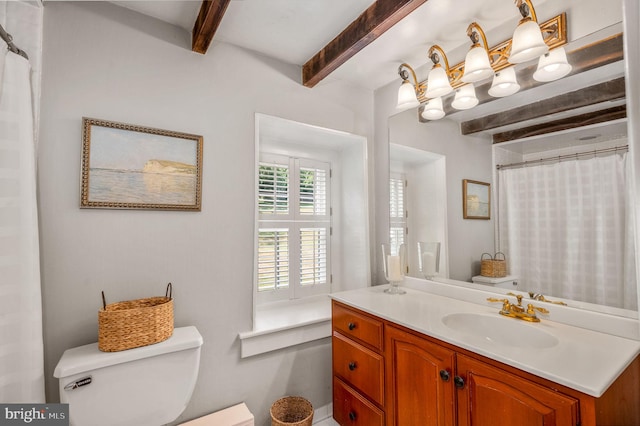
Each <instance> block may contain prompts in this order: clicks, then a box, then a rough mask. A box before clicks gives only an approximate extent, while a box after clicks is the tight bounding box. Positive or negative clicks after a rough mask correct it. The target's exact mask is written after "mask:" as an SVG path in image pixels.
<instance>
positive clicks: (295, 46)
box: [114, 0, 622, 89]
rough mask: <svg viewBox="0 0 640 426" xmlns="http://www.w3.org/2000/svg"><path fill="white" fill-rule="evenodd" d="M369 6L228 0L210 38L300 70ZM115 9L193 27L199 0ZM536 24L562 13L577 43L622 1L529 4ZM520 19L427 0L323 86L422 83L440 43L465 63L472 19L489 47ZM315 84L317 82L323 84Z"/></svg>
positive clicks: (491, 8)
mask: <svg viewBox="0 0 640 426" xmlns="http://www.w3.org/2000/svg"><path fill="white" fill-rule="evenodd" d="M372 2H373V0H268V1H266V0H232V1H231V3H230V4H229V7H228V8H227V11H226V13H225V15H224V18H223V20H222V23H221V24H220V27H219V28H218V31H217V32H216V34H215V38H214V39H215V40H220V41H225V42H228V43H232V44H235V45H238V46H241V47H243V48H247V49H251V50H254V51H256V52H260V53H262V54H265V55H268V56H271V57H274V58H276V59H279V60H282V61H284V62H287V63H292V64H296V65H300V66H301V65H303V64H304V63H305V62H306V61H307V60H309V59H310V58H311V57H313V55H315V54H316V53H317V52H318V51H319V50H320V49H321V48H322V47H324V46H325V45H326V44H327V43H328V42H330V41H331V40H332V39H333V38H334V37H335V36H336V35H338V34H339V33H340V32H341V31H342V30H343V29H344V28H345V27H346V26H347V25H348V24H349V23H351V22H352V21H353V20H355V19H356V18H357V17H358V16H359V15H360V14H361V13H362V12H363V11H364V10H365V9H366V8H367V7H368V6H369V5H370V4H371V3H372ZM114 3H117V4H119V5H121V6H124V7H127V8H129V9H132V10H135V11H138V12H140V13H144V14H146V15H150V16H153V17H155V18H158V19H161V20H163V21H166V22H169V23H172V24H174V25H177V26H180V27H182V28H184V29H185V30H187V31H189V32H190V31H191V30H192V29H193V24H194V22H195V19H196V17H197V15H198V11H199V9H200V5H201V1H199V0H197V1H191V0H183V1H126V0H119V1H114ZM534 7H535V10H536V12H537V15H538V20H539V21H540V22H542V21H545V20H547V19H549V18H551V17H553V16H555V15H557V14H558V13H560V12H563V11H565V12H567V17H568V21H569V22H568V23H569V38H570V39H574V40H575V39H577V38H580V37H583V36H585V35H588V34H590V33H592V32H594V31H596V30H598V29H600V28H602V27H606V26H609V25H611V24H612V23H615V22H620V21H621V20H622V2H621V0H615V1H607V2H604V1H602V0H535V1H534ZM519 19H520V15H519V13H518V10H517V8H516V7H515V6H514V2H513V0H482V1H478V0H429V1H427V2H426V3H425V4H423V5H422V6H420V7H419V8H418V9H416V10H415V11H414V12H413V13H412V14H411V15H409V16H408V17H407V18H405V19H404V20H403V21H402V22H400V23H399V24H397V25H395V26H394V27H393V28H391V29H390V30H389V31H387V32H386V33H385V34H383V35H382V36H381V37H379V38H378V39H377V40H375V41H374V42H373V43H371V44H370V45H369V46H367V47H366V48H365V49H364V50H362V51H361V52H359V53H358V54H356V55H355V56H354V57H353V58H351V59H350V60H349V61H348V62H347V63H345V64H344V65H342V66H341V67H340V68H338V69H337V70H336V71H334V72H333V73H332V74H331V75H330V76H329V77H327V79H325V82H326V81H332V80H335V79H340V80H347V81H351V82H355V83H357V84H360V85H362V86H364V87H367V88H370V89H377V88H379V87H381V86H384V85H386V84H388V83H389V82H391V81H393V80H396V79H398V76H397V68H398V65H399V64H400V63H402V62H408V63H409V64H410V65H412V66H413V68H414V69H416V70H417V71H418V77H419V78H420V79H424V78H426V75H421V74H426V72H427V71H428V67H425V70H418V68H419V67H421V66H423V65H424V64H426V63H427V62H428V58H427V51H428V49H429V47H430V46H431V45H433V44H439V45H440V46H441V47H442V48H443V49H444V51H445V52H446V53H447V56H448V57H449V61H450V63H451V65H453V64H455V63H458V62H460V61H462V60H463V59H464V55H465V54H466V51H467V50H468V47H469V40H468V38H467V36H466V28H467V26H468V24H470V23H471V22H472V21H477V22H478V23H479V24H480V25H481V26H482V28H483V29H484V30H485V32H486V33H487V38H488V42H489V45H490V46H493V45H496V44H498V43H499V42H502V41H503V40H506V39H508V38H509V37H510V36H511V34H512V32H513V30H514V29H515V27H516V25H517V23H518V21H519ZM320 84H323V82H321V83H320Z"/></svg>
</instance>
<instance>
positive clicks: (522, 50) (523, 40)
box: [509, 0, 549, 64]
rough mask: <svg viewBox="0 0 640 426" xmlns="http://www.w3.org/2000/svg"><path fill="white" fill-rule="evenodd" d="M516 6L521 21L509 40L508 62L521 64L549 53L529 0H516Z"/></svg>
mask: <svg viewBox="0 0 640 426" xmlns="http://www.w3.org/2000/svg"><path fill="white" fill-rule="evenodd" d="M516 6H517V7H518V10H520V14H521V15H522V19H521V20H520V23H519V24H518V27H517V28H516V30H515V32H514V33H513V38H512V39H511V54H510V55H509V62H510V63H512V64H521V63H522V62H527V61H530V60H532V59H536V58H539V57H540V56H542V55H544V54H545V53H547V52H548V51H549V46H547V44H546V43H545V42H544V38H543V37H542V31H541V30H540V25H538V19H537V17H536V11H535V9H534V8H533V4H531V0H516Z"/></svg>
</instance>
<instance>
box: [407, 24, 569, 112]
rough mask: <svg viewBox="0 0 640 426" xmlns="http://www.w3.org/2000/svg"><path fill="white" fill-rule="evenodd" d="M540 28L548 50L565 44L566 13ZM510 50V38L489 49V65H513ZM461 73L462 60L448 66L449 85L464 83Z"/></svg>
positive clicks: (422, 99)
mask: <svg viewBox="0 0 640 426" xmlns="http://www.w3.org/2000/svg"><path fill="white" fill-rule="evenodd" d="M540 30H541V31H542V37H543V39H544V42H545V44H546V45H547V46H549V50H552V49H554V48H556V47H559V46H563V45H565V44H567V14H566V13H565V12H563V13H561V14H560V15H558V16H555V17H553V18H551V19H549V20H548V21H545V22H543V23H542V24H540ZM510 50H511V39H509V40H506V41H503V42H502V43H500V44H497V45H495V46H494V47H492V48H490V49H489V58H490V59H491V66H492V67H493V70H494V71H496V72H497V71H500V70H502V69H504V68H506V67H508V66H511V65H513V64H511V63H509V61H508V58H509V52H510ZM463 73H464V61H463V62H460V63H459V64H456V65H454V66H452V67H449V80H450V82H451V87H453V88H454V89H456V88H458V87H460V86H462V85H463V84H465V83H464V82H463V81H462V75H463ZM420 85H421V86H423V87H424V86H427V80H424V81H421V82H420ZM427 88H428V87H427ZM418 100H419V101H420V103H424V102H426V101H427V97H426V96H425V95H424V94H419V95H418Z"/></svg>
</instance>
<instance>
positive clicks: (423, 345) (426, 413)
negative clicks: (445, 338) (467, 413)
mask: <svg viewBox="0 0 640 426" xmlns="http://www.w3.org/2000/svg"><path fill="white" fill-rule="evenodd" d="M385 334H386V342H387V343H386V348H387V352H386V362H387V383H386V392H387V398H386V400H387V404H386V406H385V409H386V413H387V425H388V426H413V425H415V426H453V425H454V422H455V411H454V390H453V365H454V360H455V353H454V352H453V351H451V350H449V349H446V348H444V347H442V346H440V345H437V344H435V343H432V342H430V341H428V340H426V339H422V338H420V337H417V336H415V335H413V334H410V333H407V332H404V331H402V330H399V329H396V328H393V327H387V328H386V329H385Z"/></svg>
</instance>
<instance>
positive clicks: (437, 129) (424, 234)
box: [389, 61, 637, 317]
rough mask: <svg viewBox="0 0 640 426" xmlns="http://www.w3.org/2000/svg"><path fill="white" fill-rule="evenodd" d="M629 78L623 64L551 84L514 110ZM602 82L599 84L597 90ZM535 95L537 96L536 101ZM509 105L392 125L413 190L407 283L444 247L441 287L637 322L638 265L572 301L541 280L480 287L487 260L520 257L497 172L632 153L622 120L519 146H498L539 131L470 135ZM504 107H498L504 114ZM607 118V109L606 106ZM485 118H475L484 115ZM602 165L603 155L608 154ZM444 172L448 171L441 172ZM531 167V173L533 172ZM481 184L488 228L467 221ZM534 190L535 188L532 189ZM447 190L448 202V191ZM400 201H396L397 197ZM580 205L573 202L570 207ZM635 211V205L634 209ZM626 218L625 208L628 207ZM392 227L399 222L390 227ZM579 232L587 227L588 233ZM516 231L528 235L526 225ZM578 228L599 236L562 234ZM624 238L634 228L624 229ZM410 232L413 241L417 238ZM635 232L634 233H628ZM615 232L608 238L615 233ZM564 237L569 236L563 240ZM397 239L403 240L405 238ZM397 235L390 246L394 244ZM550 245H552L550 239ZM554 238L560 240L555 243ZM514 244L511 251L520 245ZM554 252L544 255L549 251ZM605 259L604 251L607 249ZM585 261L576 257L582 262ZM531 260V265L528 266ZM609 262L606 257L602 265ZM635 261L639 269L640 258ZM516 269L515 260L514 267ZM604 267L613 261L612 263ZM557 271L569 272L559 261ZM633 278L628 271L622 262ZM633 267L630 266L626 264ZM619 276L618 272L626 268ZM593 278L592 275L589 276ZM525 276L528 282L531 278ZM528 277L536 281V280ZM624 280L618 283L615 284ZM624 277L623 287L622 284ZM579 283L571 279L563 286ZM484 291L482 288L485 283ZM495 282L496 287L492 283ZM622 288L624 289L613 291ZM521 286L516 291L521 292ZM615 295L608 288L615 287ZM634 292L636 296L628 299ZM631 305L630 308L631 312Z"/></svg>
mask: <svg viewBox="0 0 640 426" xmlns="http://www.w3.org/2000/svg"><path fill="white" fill-rule="evenodd" d="M623 75H624V69H623V64H622V61H620V63H616V64H611V66H609V65H607V66H605V67H602V69H596V70H593V71H588V72H584V73H582V74H581V75H574V76H570V77H567V78H566V80H564V81H562V80H561V81H557V82H552V83H548V84H547V85H544V86H541V87H539V88H535V89H530V90H528V91H527V92H523V93H519V94H517V95H513V97H512V102H511V104H509V106H508V108H514V107H516V106H518V105H516V104H515V102H520V104H519V105H525V104H527V103H528V102H529V103H533V102H537V101H538V100H539V99H546V98H549V97H552V96H555V95H558V94H560V93H564V92H566V91H572V90H574V88H575V86H574V84H575V82H576V81H577V80H578V79H579V80H581V81H582V82H583V83H584V86H582V87H587V86H588V85H590V84H592V83H591V82H590V81H594V82H601V81H610V80H612V79H615V78H618V77H620V76H623ZM591 79H593V80H591ZM534 92H535V93H534ZM503 101H504V99H500V102H490V103H488V104H485V105H480V106H479V107H477V108H475V109H473V110H468V111H464V112H461V113H456V114H452V115H450V116H447V117H446V118H445V119H443V120H439V121H433V122H429V123H420V122H419V120H418V118H417V114H416V111H415V110H409V111H405V112H402V113H399V114H395V115H393V116H391V117H390V118H389V142H390V147H389V158H390V164H389V168H390V177H391V178H401V179H404V180H406V182H407V183H406V185H405V187H404V188H405V194H404V196H405V198H404V203H405V208H406V212H407V213H406V214H405V217H406V221H405V222H406V223H405V224H404V225H405V226H406V229H405V235H404V239H405V241H404V242H405V243H406V245H407V252H408V253H407V259H408V265H407V266H408V271H407V275H408V276H411V277H416V278H424V276H423V274H422V272H421V270H420V265H419V262H418V260H419V258H420V253H419V251H418V246H417V243H418V242H421V241H422V242H425V241H426V242H432V241H437V242H440V243H441V255H440V271H439V273H438V274H437V276H436V277H435V278H434V279H435V280H438V281H443V282H448V283H452V284H456V285H463V286H471V287H477V288H482V289H485V290H486V289H487V287H486V286H487V285H489V286H491V287H492V288H493V289H495V291H497V292H501V293H507V292H508V291H511V290H514V289H515V290H518V291H531V292H533V293H535V294H543V295H544V297H545V298H546V299H547V300H558V301H564V302H566V303H567V304H569V305H570V306H572V307H580V308H585V309H590V310H598V311H605V312H608V313H612V314H617V315H622V316H629V317H634V316H636V315H637V313H636V312H635V311H637V296H636V291H637V290H636V288H637V284H636V282H635V265H632V269H633V270H627V271H615V272H614V271H613V270H612V269H609V268H612V266H611V263H610V262H609V263H606V262H604V261H603V263H602V264H601V265H600V266H599V267H598V268H594V269H593V270H594V271H595V270H599V271H601V272H598V274H600V276H599V278H598V279H596V280H595V281H596V282H597V285H598V286H599V287H598V288H595V289H594V290H593V291H592V292H591V293H594V294H591V293H589V292H583V291H573V290H570V291H567V290H566V288H564V289H563V288H562V287H556V286H555V285H553V283H551V282H549V281H550V280H538V281H537V282H536V281H535V280H534V281H532V280H531V278H520V277H517V276H511V275H509V276H508V277H506V279H505V280H502V281H500V280H494V282H486V281H487V280H484V281H485V282H484V283H479V284H475V283H472V279H473V277H477V276H478V275H480V266H481V265H480V264H481V262H480V260H481V256H482V254H483V253H490V254H491V255H494V254H495V253H496V252H498V251H501V250H503V249H504V250H505V251H509V250H511V252H514V250H515V248H514V246H513V243H509V240H508V239H507V238H506V236H505V234H506V233H507V231H506V230H505V227H506V226H508V225H509V223H508V222H509V221H508V220H507V219H505V218H506V217H508V216H506V215H507V209H506V207H505V203H506V202H505V201H504V199H503V198H501V197H506V195H504V194H503V192H502V191H504V190H505V188H504V187H505V186H507V185H504V184H503V185H502V187H500V185H499V182H500V179H499V172H498V171H497V170H496V166H497V165H504V164H512V163H521V162H525V161H529V160H531V159H534V158H536V159H537V158H548V157H558V156H564V155H568V154H571V155H573V154H576V153H579V152H584V151H593V150H602V149H606V148H610V147H619V146H624V145H627V134H626V128H627V125H626V119H614V120H610V121H604V122H600V123H594V124H588V125H586V126H580V127H576V128H573V129H564V130H561V131H555V132H552V133H546V134H543V135H536V136H529V137H520V138H519V139H517V140H514V141H509V142H503V143H498V144H493V134H495V133H498V132H505V133H506V132H509V131H513V130H517V129H520V128H523V127H531V126H535V125H536V124H537V122H535V121H533V122H528V123H525V124H522V123H517V124H514V125H511V126H509V127H505V128H499V129H494V130H492V131H488V132H479V133H476V134H474V135H462V134H461V129H460V123H461V122H463V121H469V120H472V119H474V118H477V117H479V116H486V115H488V114H492V113H493V114H495V113H499V112H500V108H504V105H506V104H505V102H503ZM498 103H500V105H489V104H498ZM624 105H625V102H624V99H622V100H617V101H614V102H609V105H608V106H614V107H615V106H622V107H624ZM598 108H601V106H599V107H598ZM590 111H591V112H594V111H595V114H596V115H597V114H598V110H597V108H595V109H592V110H589V108H583V109H581V110H579V111H570V112H566V113H565V114H564V115H563V114H560V115H556V116H555V117H553V119H563V118H564V119H568V121H571V117H572V116H573V115H576V114H577V113H578V114H580V115H581V116H582V115H583V114H588V113H589V112H590ZM474 114H475V115H474ZM599 155H600V154H599ZM602 155H604V156H608V155H610V156H621V155H622V154H620V153H613V154H602ZM438 164H439V165H438ZM527 167H530V166H527ZM464 179H471V180H475V181H481V182H486V183H489V184H491V200H492V204H491V212H490V218H489V219H488V220H477V219H464V218H463V214H462V205H463V202H462V197H463V195H462V192H463V189H462V181H463V180H464ZM525 186H526V185H525ZM443 189H444V195H443V194H442V191H443ZM391 200H393V197H391ZM569 202H570V201H569ZM626 206H627V207H628V206H629V205H628V203H627V204H626ZM623 209H624V206H623ZM390 223H391V224H392V227H393V226H394V225H393V224H394V218H391V219H390ZM578 224H579V225H578ZM516 226H520V227H522V226H525V225H523V224H521V223H518V224H517V225H516ZM568 227H571V228H576V234H579V233H580V229H582V230H589V229H590V228H594V225H593V224H591V223H582V222H581V221H580V220H579V219H577V218H576V219H575V220H573V221H572V220H571V219H570V218H569V222H567V223H565V224H564V225H562V227H561V228H559V229H558V230H559V231H564V230H566V229H567V228H568ZM622 227H623V229H624V228H625V227H627V225H625V224H622ZM407 230H408V231H407ZM627 230H628V229H627ZM606 232H608V231H606ZM557 233H558V234H560V233H561V232H557ZM396 234H397V232H396ZM393 235H394V234H393V233H392V232H390V238H391V239H393ZM545 238H547V237H545ZM548 238H551V237H548ZM510 244H511V245H510ZM571 244H572V247H581V246H582V245H583V243H581V242H580V240H574V241H572V242H571ZM543 246H544V245H543ZM600 250H603V249H600ZM580 253H581V252H580V251H575V255H576V257H580ZM522 257H523V256H521V258H522ZM602 257H603V258H604V257H606V256H602ZM630 259H635V255H633V256H631V257H630ZM510 260H511V259H507V262H508V263H507V264H509V261H510ZM603 260H604V259H603ZM523 263H526V256H525V259H524V260H523V261H522V262H521V263H520V264H519V265H514V266H513V267H514V268H515V269H519V270H523V268H524V266H523ZM552 263H559V262H558V259H556V260H555V261H553V262H552ZM621 264H622V268H623V269H624V265H625V262H621ZM626 265H627V267H628V266H629V263H628V262H627V263H626ZM616 267H618V266H616ZM570 269H578V270H579V269H580V267H577V268H576V267H565V270H570ZM583 269H584V268H583ZM523 273H524V272H523ZM529 276H530V274H529V275H527V277H529ZM611 277H616V278H611ZM618 277H623V278H618ZM563 280H573V278H569V277H567V276H564V277H563V278H556V281H563ZM477 281H480V280H477ZM489 281H491V280H489ZM615 283H618V284H621V285H619V286H617V287H615V288H614V287H613V285H615ZM514 284H516V285H514ZM605 286H606V287H605ZM625 292H626V293H625ZM595 293H598V294H600V295H602V294H611V293H621V294H622V297H621V298H618V299H616V300H610V298H607V297H604V298H603V297H600V296H598V294H595ZM625 299H626V302H625Z"/></svg>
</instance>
